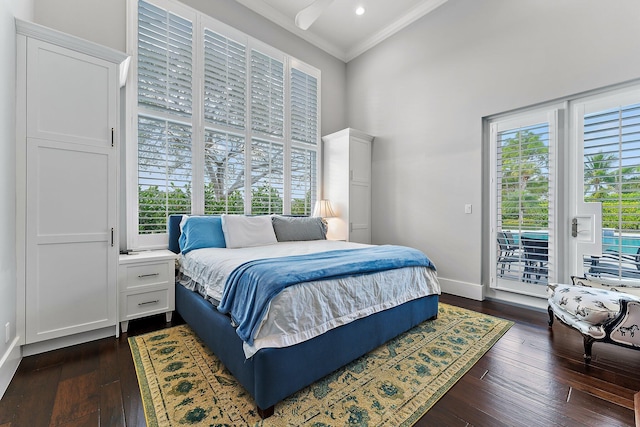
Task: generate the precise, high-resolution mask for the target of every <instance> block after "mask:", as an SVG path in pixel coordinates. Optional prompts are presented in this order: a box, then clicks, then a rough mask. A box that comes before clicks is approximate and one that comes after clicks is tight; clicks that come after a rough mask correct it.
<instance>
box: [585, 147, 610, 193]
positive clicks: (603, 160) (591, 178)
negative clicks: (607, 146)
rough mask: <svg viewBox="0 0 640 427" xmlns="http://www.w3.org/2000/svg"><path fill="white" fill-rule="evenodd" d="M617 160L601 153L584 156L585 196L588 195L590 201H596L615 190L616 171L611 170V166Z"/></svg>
mask: <svg viewBox="0 0 640 427" xmlns="http://www.w3.org/2000/svg"><path fill="white" fill-rule="evenodd" d="M617 160H618V158H617V157H616V156H615V155H613V154H604V153H602V152H599V153H597V154H591V155H588V156H585V162H584V183H585V196H587V195H590V197H589V198H590V199H595V200H598V199H602V198H603V197H605V196H606V195H607V193H609V192H611V191H615V190H616V188H615V187H616V185H615V184H616V181H617V175H618V171H617V170H616V169H614V168H612V164H613V163H614V162H617Z"/></svg>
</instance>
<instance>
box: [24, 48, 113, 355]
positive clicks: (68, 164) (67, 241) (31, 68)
mask: <svg viewBox="0 0 640 427" xmlns="http://www.w3.org/2000/svg"><path fill="white" fill-rule="evenodd" d="M117 91H118V82H117V72H116V66H115V65H114V64H112V63H109V62H106V61H102V60H99V59H96V58H93V57H91V56H87V55H84V54H80V53H77V52H75V51H72V50H68V49H64V48H61V47H58V46H55V45H51V44H49V43H45V42H41V41H38V40H32V39H29V40H28V44H27V123H26V125H27V141H26V143H27V149H26V163H27V173H26V193H27V196H26V208H27V209H26V250H25V252H26V253H25V259H26V262H25V264H26V275H25V279H26V295H25V298H26V342H27V343H33V342H37V341H42V340H45V339H50V338H57V337H61V336H65V335H69V334H73V333H78V332H85V331H88V330H92V329H97V328H101V327H106V326H112V325H115V323H116V280H117V277H116V276H117V275H116V268H117V255H118V247H117V244H116V242H115V241H114V240H115V239H116V236H115V230H114V228H115V223H116V215H117V211H116V194H117V193H116V191H117V188H116V185H117V175H116V174H117V163H116V161H117V155H116V153H117V151H116V148H115V147H114V144H113V141H114V138H115V135H114V128H115V126H116V112H117V106H116V94H117Z"/></svg>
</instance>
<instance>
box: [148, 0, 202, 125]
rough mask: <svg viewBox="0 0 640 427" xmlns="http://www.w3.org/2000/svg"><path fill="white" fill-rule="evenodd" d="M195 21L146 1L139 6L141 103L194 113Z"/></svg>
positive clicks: (181, 113) (157, 108)
mask: <svg viewBox="0 0 640 427" xmlns="http://www.w3.org/2000/svg"><path fill="white" fill-rule="evenodd" d="M192 27H193V25H192V23H191V22H190V21H188V20H186V19H184V18H181V17H180V16H178V15H175V14H173V13H170V12H167V11H165V10H163V9H160V8H159V7H156V6H153V5H152V4H149V3H146V2H144V1H140V2H139V6H138V106H139V107H140V108H141V109H144V110H155V111H161V112H166V113H169V114H175V115H178V116H182V117H191V114H192V104H193V99H192V89H191V88H192V63H193V60H192V40H193V28H192Z"/></svg>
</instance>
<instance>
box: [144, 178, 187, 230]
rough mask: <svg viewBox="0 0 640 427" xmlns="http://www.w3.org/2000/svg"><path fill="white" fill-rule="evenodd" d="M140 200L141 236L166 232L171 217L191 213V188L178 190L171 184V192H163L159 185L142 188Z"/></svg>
mask: <svg viewBox="0 0 640 427" xmlns="http://www.w3.org/2000/svg"><path fill="white" fill-rule="evenodd" d="M138 200H139V202H138V209H139V212H138V218H139V232H140V234H151V233H157V232H164V231H165V230H166V229H167V217H168V216H169V215H172V214H185V213H189V212H191V187H190V186H189V185H186V186H185V187H184V188H178V187H176V186H175V184H174V183H171V184H170V187H169V191H163V190H160V188H158V186H157V185H152V186H150V187H148V188H145V189H143V188H142V187H141V186H140V187H139V188H138Z"/></svg>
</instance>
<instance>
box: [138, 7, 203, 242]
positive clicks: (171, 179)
mask: <svg viewBox="0 0 640 427" xmlns="http://www.w3.org/2000/svg"><path fill="white" fill-rule="evenodd" d="M192 46H193V24H192V22H191V21H189V20H187V19H185V18H183V17H181V16H178V15H176V14H173V13H170V12H168V11H165V10H163V9H161V8H159V7H156V6H154V5H152V4H150V3H147V2H144V1H140V2H139V3H138V64H137V69H138V79H137V86H138V121H137V123H138V135H137V136H138V233H139V234H140V235H145V234H147V235H148V234H158V233H165V232H166V222H167V215H169V214H174V213H190V212H191V178H192V176H191V174H192V165H191V163H192V161H191V159H192V157H191V156H192V152H191V151H192V149H191V141H192V123H191V120H192V115H193V95H192V85H193V75H192V74H193V70H192V67H193V52H192V50H193V47H192ZM159 117H161V118H159Z"/></svg>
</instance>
